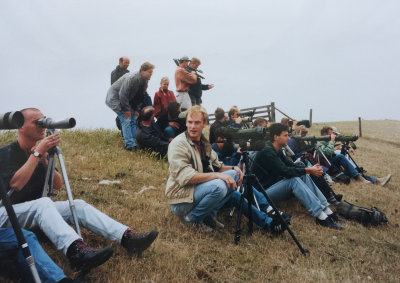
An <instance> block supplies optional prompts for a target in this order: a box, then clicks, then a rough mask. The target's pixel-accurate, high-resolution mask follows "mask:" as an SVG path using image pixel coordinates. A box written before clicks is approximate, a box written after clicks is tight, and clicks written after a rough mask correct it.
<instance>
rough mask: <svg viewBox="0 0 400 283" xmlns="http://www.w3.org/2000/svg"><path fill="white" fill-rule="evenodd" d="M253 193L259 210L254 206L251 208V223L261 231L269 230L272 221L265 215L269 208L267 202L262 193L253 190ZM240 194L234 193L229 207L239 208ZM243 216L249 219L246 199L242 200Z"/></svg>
mask: <svg viewBox="0 0 400 283" xmlns="http://www.w3.org/2000/svg"><path fill="white" fill-rule="evenodd" d="M253 193H254V197H255V198H256V200H257V203H258V206H259V207H260V209H257V208H256V207H255V206H251V214H252V217H253V222H254V223H256V224H257V225H258V226H260V227H261V228H263V229H267V230H270V229H269V228H270V223H271V222H272V219H271V218H270V217H269V216H268V215H267V214H266V212H265V211H266V210H267V207H268V206H269V204H268V202H267V200H266V199H265V197H264V196H263V194H262V193H260V192H259V191H257V190H256V189H255V188H253ZM241 195H242V194H241V193H239V192H238V191H234V192H233V194H232V198H231V206H233V207H236V208H237V209H239V207H240V197H241ZM243 214H244V215H246V216H247V217H249V210H248V202H247V200H246V199H244V202H243Z"/></svg>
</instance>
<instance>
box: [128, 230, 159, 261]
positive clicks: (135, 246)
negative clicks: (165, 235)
mask: <svg viewBox="0 0 400 283" xmlns="http://www.w3.org/2000/svg"><path fill="white" fill-rule="evenodd" d="M157 235H158V231H157V230H155V229H153V230H151V231H150V232H146V233H134V232H133V231H132V230H131V229H127V230H126V231H125V233H124V235H123V236H122V240H121V246H123V247H124V248H125V249H126V250H127V252H128V254H129V255H131V256H132V255H135V256H137V257H140V256H141V255H142V252H143V251H144V250H146V249H147V248H148V247H150V245H151V244H152V243H153V242H154V240H155V239H156V238H157Z"/></svg>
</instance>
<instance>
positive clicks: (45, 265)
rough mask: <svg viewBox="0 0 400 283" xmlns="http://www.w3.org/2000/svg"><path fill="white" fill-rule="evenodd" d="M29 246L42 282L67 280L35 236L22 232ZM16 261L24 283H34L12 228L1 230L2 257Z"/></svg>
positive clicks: (0, 250)
mask: <svg viewBox="0 0 400 283" xmlns="http://www.w3.org/2000/svg"><path fill="white" fill-rule="evenodd" d="M22 232H23V233H24V236H25V240H26V242H27V244H28V246H29V250H30V252H31V255H32V256H33V258H34V259H35V266H36V269H37V271H38V273H39V277H40V280H41V281H42V282H48V283H50V282H58V281H61V280H62V279H63V278H65V277H66V276H65V274H64V272H63V271H62V270H61V268H59V267H58V266H57V265H56V264H55V263H54V262H53V261H52V260H51V258H50V257H49V256H48V255H47V254H46V252H45V251H44V250H43V249H42V247H41V246H40V244H39V242H38V240H37V238H36V236H35V234H33V233H32V232H29V231H26V230H22ZM3 256H4V257H7V258H12V259H15V260H16V262H17V268H18V272H19V274H20V276H21V277H22V280H23V281H24V282H32V281H33V279H32V275H31V271H30V269H29V268H28V265H27V264H26V261H25V258H24V256H23V254H22V251H21V250H20V249H19V248H18V241H17V238H16V236H15V234H14V230H13V229H11V228H0V257H3Z"/></svg>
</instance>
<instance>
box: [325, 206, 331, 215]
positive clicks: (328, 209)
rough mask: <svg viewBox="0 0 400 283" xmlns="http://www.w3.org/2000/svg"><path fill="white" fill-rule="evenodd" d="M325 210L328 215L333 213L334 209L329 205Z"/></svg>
mask: <svg viewBox="0 0 400 283" xmlns="http://www.w3.org/2000/svg"><path fill="white" fill-rule="evenodd" d="M324 212H325V213H326V215H331V214H332V213H333V211H332V210H331V209H330V208H329V207H327V208H325V209H324Z"/></svg>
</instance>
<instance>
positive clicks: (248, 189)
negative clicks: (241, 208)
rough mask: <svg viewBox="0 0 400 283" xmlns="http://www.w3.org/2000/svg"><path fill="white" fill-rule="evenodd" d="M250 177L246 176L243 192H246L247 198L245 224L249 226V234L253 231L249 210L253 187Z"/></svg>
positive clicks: (251, 202) (251, 216)
mask: <svg viewBox="0 0 400 283" xmlns="http://www.w3.org/2000/svg"><path fill="white" fill-rule="evenodd" d="M249 183H250V179H249V178H248V181H247V184H245V193H246V199H247V210H248V214H247V215H248V218H249V222H248V224H247V226H248V227H249V234H250V235H251V234H252V233H253V213H252V211H251V209H252V205H253V201H252V200H253V198H254V194H253V187H252V186H251V183H250V184H249Z"/></svg>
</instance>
